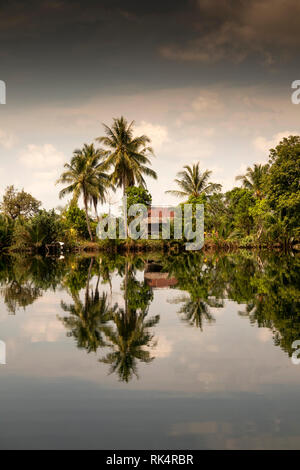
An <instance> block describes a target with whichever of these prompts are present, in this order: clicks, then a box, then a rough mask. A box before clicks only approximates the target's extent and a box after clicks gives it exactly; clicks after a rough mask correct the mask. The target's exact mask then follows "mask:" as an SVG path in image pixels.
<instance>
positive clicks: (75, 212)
mask: <svg viewBox="0 0 300 470" xmlns="http://www.w3.org/2000/svg"><path fill="white" fill-rule="evenodd" d="M62 222H63V225H64V226H65V227H66V229H68V230H71V231H72V230H73V231H75V234H76V235H78V236H79V237H80V238H88V236H89V231H88V227H87V223H86V215H85V212H84V210H82V209H80V208H79V207H78V206H76V205H71V206H70V207H69V208H68V209H67V210H66V211H65V212H64V213H63V214H62Z"/></svg>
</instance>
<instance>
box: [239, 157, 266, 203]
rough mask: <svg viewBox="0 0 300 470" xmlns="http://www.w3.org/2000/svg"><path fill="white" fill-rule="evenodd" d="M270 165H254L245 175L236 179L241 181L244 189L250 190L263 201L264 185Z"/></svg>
mask: <svg viewBox="0 0 300 470" xmlns="http://www.w3.org/2000/svg"><path fill="white" fill-rule="evenodd" d="M268 170H269V165H268V164H267V165H260V164H256V163H255V164H254V167H253V168H251V167H250V166H248V168H247V171H246V174H245V175H239V176H237V177H236V178H235V179H236V180H237V181H238V180H241V181H242V184H243V186H244V188H246V189H250V191H252V192H253V193H254V195H255V196H256V197H258V198H259V199H262V197H263V183H264V178H265V176H266V174H267V173H268Z"/></svg>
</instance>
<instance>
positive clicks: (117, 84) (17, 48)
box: [0, 0, 300, 209]
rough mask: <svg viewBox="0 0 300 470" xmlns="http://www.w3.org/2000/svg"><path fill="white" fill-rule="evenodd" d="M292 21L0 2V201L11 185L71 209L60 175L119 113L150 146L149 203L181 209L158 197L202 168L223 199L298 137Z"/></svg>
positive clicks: (299, 6) (103, 4)
mask: <svg viewBox="0 0 300 470" xmlns="http://www.w3.org/2000/svg"><path fill="white" fill-rule="evenodd" d="M299 16H300V2H299V1H298V0H251V1H249V0H163V1H158V0H153V1H151V2H146V1H138V0H98V1H93V0H90V1H88V0H87V1H85V2H79V1H76V0H75V1H63V0H62V1H60V0H57V1H55V0H54V1H53V0H52V1H50V0H49V1H39V2H38V1H35V0H29V1H27V2H26V3H25V2H21V1H13V2H6V4H2V5H1V7H0V44H1V48H0V80H3V81H5V83H6V104H5V105H2V104H1V105H0V196H1V195H2V194H3V192H4V190H5V188H6V186H8V185H10V184H14V185H15V186H16V187H17V188H19V189H22V188H24V189H25V191H28V192H30V193H32V194H33V195H34V196H35V197H36V198H37V199H39V200H41V201H42V202H43V206H44V207H45V208H46V209H50V208H52V207H57V206H59V205H63V204H65V203H67V200H62V201H60V200H59V198H58V192H59V189H61V188H59V187H58V186H56V185H55V182H56V180H57V178H58V176H59V175H60V173H61V172H62V170H63V164H64V163H65V162H67V161H69V160H70V158H71V157H72V154H73V151H74V150H75V149H76V148H80V147H82V146H83V144H84V143H92V142H94V140H95V138H96V137H99V136H101V135H103V126H102V123H105V124H108V125H110V124H112V119H113V118H115V117H120V116H121V115H123V116H125V117H126V118H127V119H128V120H129V121H131V120H134V121H135V123H136V127H135V132H136V135H139V134H147V135H148V136H149V137H150V138H151V139H152V146H153V147H154V151H155V158H153V168H154V169H155V170H156V172H157V173H158V180H157V181H154V180H151V179H147V184H148V188H149V190H150V192H151V193H152V196H153V202H154V203H155V204H173V203H176V202H177V200H176V199H174V197H173V196H171V195H166V194H165V191H166V190H168V189H176V185H175V184H174V182H173V180H174V178H175V177H176V173H177V172H178V171H180V170H181V169H182V167H183V166H184V165H190V164H193V163H195V162H198V161H199V162H200V166H201V169H203V170H206V169H209V170H212V176H211V178H212V180H213V181H214V182H217V183H221V184H222V185H223V189H224V190H229V189H231V188H232V187H233V186H234V185H236V182H235V177H236V176H237V175H239V174H241V173H243V172H245V170H246V168H247V167H248V166H249V165H250V166H251V165H253V164H254V163H264V162H267V161H268V154H269V149H270V148H271V147H274V146H275V145H276V144H277V143H279V141H280V140H281V139H282V137H284V136H287V135H290V134H300V123H299V117H300V106H297V105H294V104H292V101H291V94H292V89H291V84H292V82H293V81H294V80H297V79H300V70H299V59H300V32H299V24H298V23H299ZM97 145H98V144H97ZM116 197H117V196H114V197H112V199H111V202H112V204H117V201H116Z"/></svg>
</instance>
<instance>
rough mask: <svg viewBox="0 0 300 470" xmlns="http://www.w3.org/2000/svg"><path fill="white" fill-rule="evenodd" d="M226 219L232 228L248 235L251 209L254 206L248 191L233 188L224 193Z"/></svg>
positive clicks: (250, 225)
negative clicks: (227, 218)
mask: <svg viewBox="0 0 300 470" xmlns="http://www.w3.org/2000/svg"><path fill="white" fill-rule="evenodd" d="M225 196H226V202H227V209H228V217H229V220H230V222H231V223H232V225H233V227H234V228H236V229H238V230H240V231H241V232H244V233H245V235H249V234H250V231H251V229H252V228H253V217H252V215H251V213H250V209H251V207H253V206H254V205H255V199H254V196H253V195H252V192H251V191H250V190H249V189H244V188H234V189H232V190H231V191H229V192H227V193H226V195H225Z"/></svg>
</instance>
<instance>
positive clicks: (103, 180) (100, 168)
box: [57, 144, 109, 241]
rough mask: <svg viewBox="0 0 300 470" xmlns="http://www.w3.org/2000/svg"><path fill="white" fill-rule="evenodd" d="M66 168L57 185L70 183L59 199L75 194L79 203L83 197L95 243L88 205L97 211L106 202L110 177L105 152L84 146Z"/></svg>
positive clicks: (74, 197) (91, 146) (88, 224)
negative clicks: (106, 167) (106, 171)
mask: <svg viewBox="0 0 300 470" xmlns="http://www.w3.org/2000/svg"><path fill="white" fill-rule="evenodd" d="M64 168H65V169H66V171H64V172H63V174H62V175H61V177H60V178H59V180H58V181H57V183H60V184H64V183H68V186H66V187H65V188H64V189H63V190H62V191H60V193H59V197H60V198H63V197H64V196H66V195H67V194H73V201H74V202H76V203H77V201H78V199H79V197H80V196H81V195H82V197H83V203H84V209H85V215H86V223H87V227H88V231H89V235H90V238H91V240H92V241H93V235H92V231H91V225H90V219H89V215H88V204H89V203H94V206H95V210H97V203H98V201H100V202H102V203H103V202H104V200H105V194H106V190H107V188H108V186H109V177H108V175H107V174H106V173H105V165H104V162H103V152H102V151H101V150H100V149H95V148H94V145H93V144H91V145H87V144H84V146H83V148H82V149H77V150H75V151H74V155H73V158H72V159H71V163H66V164H65V165H64Z"/></svg>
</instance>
